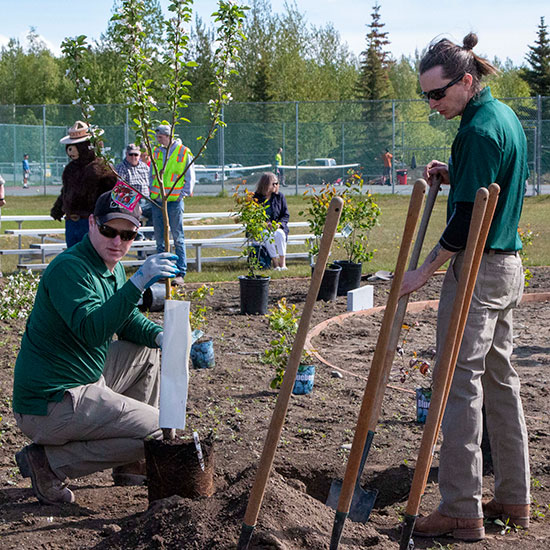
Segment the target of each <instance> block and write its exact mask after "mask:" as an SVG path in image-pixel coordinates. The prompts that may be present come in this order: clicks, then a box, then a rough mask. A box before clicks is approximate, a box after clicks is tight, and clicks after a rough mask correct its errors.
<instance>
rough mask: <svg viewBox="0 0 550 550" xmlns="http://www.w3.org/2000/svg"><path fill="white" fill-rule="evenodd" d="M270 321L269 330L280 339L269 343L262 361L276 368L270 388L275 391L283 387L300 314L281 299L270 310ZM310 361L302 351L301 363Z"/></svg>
mask: <svg viewBox="0 0 550 550" xmlns="http://www.w3.org/2000/svg"><path fill="white" fill-rule="evenodd" d="M266 318H267V319H268V321H269V328H270V329H271V330H273V331H274V332H276V333H277V334H278V335H279V337H278V338H274V339H273V340H271V342H270V343H269V347H268V348H267V349H266V350H265V351H264V355H263V357H262V358H261V359H260V361H261V362H262V363H264V364H266V365H272V366H273V367H275V376H274V378H273V380H271V383H270V386H271V388H273V389H277V388H280V387H281V384H282V382H283V377H284V375H285V368H286V365H287V363H288V358H289V357H290V352H291V351H292V345H293V344H294V337H295V336H296V332H297V331H298V312H297V309H296V305H295V304H292V305H288V304H287V302H286V298H281V299H280V300H279V301H278V302H277V305H276V306H275V307H273V308H271V309H269V313H268V314H267V315H266ZM308 361H310V356H309V354H308V353H307V352H306V351H302V357H301V361H300V362H301V363H302V364H304V363H307V362H308Z"/></svg>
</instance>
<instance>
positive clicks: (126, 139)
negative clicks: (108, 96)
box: [122, 107, 130, 159]
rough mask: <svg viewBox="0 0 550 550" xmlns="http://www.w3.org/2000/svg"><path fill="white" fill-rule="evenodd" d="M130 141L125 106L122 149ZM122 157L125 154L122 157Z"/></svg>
mask: <svg viewBox="0 0 550 550" xmlns="http://www.w3.org/2000/svg"><path fill="white" fill-rule="evenodd" d="M129 142H130V129H129V120H128V107H126V117H125V122H124V150H125V149H126V146H127V145H128V143H129ZM122 158H123V159H124V158H125V156H123V157H122Z"/></svg>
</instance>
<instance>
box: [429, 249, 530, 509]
mask: <svg viewBox="0 0 550 550" xmlns="http://www.w3.org/2000/svg"><path fill="white" fill-rule="evenodd" d="M462 260H463V253H459V254H458V255H457V256H456V257H455V258H454V259H453V260H452V261H451V265H450V267H449V269H448V270H447V274H446V276H445V280H444V282H443V287H442V289H441V299H440V303H439V312H438V330H437V342H438V346H437V347H438V352H441V350H442V348H443V344H444V341H445V334H446V331H447V328H448V326H449V321H450V315H451V309H452V304H453V300H454V297H455V294H456V290H457V286H458V285H457V277H458V276H459V274H460V270H461V267H462ZM523 284H524V277H523V268H522V265H521V259H520V258H519V257H518V256H513V255H497V254H488V253H485V254H484V255H483V259H482V262H481V265H480V270H479V274H478V278H477V281H476V286H475V290H474V295H473V298H472V303H471V306H470V311H469V314H468V321H467V323H466V328H465V331H464V338H463V340H462V345H461V348H460V353H459V356H458V361H457V364H456V370H455V373H454V377H453V382H452V386H451V391H450V393H449V400H448V403H447V408H446V410H445V415H444V418H443V424H442V432H443V444H442V446H441V454H440V464H439V490H440V493H441V497H442V498H441V503H440V506H439V511H440V512H441V513H442V514H444V515H447V516H451V517H456V518H480V517H483V512H482V509H481V494H482V455H481V447H480V446H481V437H482V413H481V409H482V405H483V404H485V410H486V420H487V430H488V432H489V438H490V442H491V451H492V457H493V466H494V472H495V499H496V500H497V501H498V502H500V503H502V504H527V503H529V484H530V477H529V454H528V448H527V441H528V440H527V430H526V427H525V420H524V417H523V408H522V405H521V399H520V396H519V386H520V382H519V377H518V375H517V373H516V371H515V370H514V368H513V367H512V364H511V362H510V357H511V355H512V351H513V342H512V310H513V308H514V307H516V306H517V305H518V304H519V302H520V300H521V297H522V294H523Z"/></svg>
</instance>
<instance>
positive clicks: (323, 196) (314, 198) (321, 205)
mask: <svg viewBox="0 0 550 550" xmlns="http://www.w3.org/2000/svg"><path fill="white" fill-rule="evenodd" d="M336 196H342V192H341V191H338V190H337V189H336V187H335V186H334V185H332V184H329V183H327V184H325V185H324V186H323V187H322V188H321V189H320V191H319V192H318V193H317V192H316V190H315V189H314V188H313V187H311V188H309V189H307V190H306V191H305V193H304V199H305V200H307V201H308V203H309V205H308V207H307V210H305V211H304V210H303V211H301V212H300V213H299V214H300V216H302V215H304V214H305V215H306V216H307V218H308V219H307V221H308V224H309V229H310V232H311V233H312V234H313V238H311V239H309V240H308V243H307V245H308V249H309V257H310V262H311V270H312V272H313V269H315V260H316V257H317V254H318V253H319V246H320V244H321V237H322V235H323V228H324V227H325V221H326V219H327V212H328V206H329V204H330V201H331V200H332V199H333V198H334V197H336ZM340 227H341V224H339V225H338V229H340ZM341 271H342V268H341V267H340V266H339V265H338V264H336V263H328V264H327V266H326V268H325V273H324V274H323V279H322V280H321V286H320V288H319V294H318V295H317V300H325V301H327V302H328V301H331V300H335V299H336V292H337V289H338V280H339V277H340V272H341Z"/></svg>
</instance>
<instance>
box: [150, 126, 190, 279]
mask: <svg viewBox="0 0 550 550" xmlns="http://www.w3.org/2000/svg"><path fill="white" fill-rule="evenodd" d="M171 130H172V128H171V127H170V126H169V125H168V124H161V125H160V126H158V127H157V129H156V130H155V133H156V138H157V142H158V146H157V147H155V148H154V149H153V158H152V163H151V198H152V199H153V200H154V201H156V202H158V203H159V204H160V203H161V188H160V183H159V181H158V178H157V177H156V172H155V169H154V167H153V163H154V164H155V166H156V167H157V170H158V173H160V171H161V170H162V168H163V167H164V175H163V178H162V179H163V181H162V185H163V186H164V190H165V193H166V194H168V193H170V195H169V197H168V219H169V222H170V230H171V232H172V238H173V239H174V248H175V253H176V255H177V257H178V260H177V262H176V266H177V268H178V269H179V275H178V276H177V277H176V278H175V279H173V283H174V284H176V285H178V284H179V285H181V284H183V279H184V277H185V273H186V272H187V259H186V256H185V240H184V235H183V211H184V202H183V199H184V197H189V196H191V195H192V194H193V188H194V187H195V165H194V164H191V162H192V160H193V155H192V154H191V151H190V150H189V148H188V147H186V146H185V145H183V144H182V142H181V140H180V139H177V138H174V137H172V138H171V135H172V131H171ZM165 157H166V158H167V160H166V161H165ZM165 163H166V165H165ZM182 174H184V175H182ZM174 183H175V185H174ZM172 187H173V189H172ZM170 189H172V191H171V192H170ZM153 227H154V229H155V240H156V241H157V252H164V226H163V223H162V212H161V209H160V208H153Z"/></svg>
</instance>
